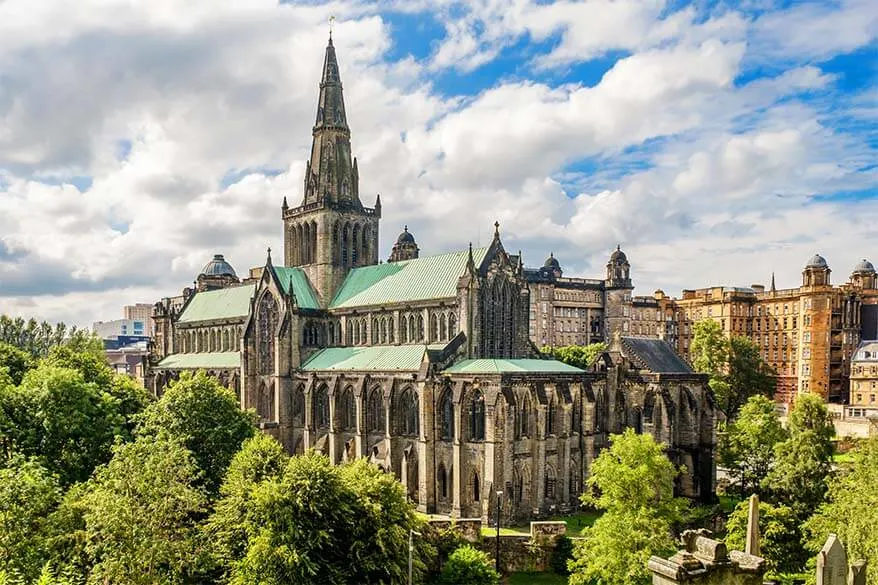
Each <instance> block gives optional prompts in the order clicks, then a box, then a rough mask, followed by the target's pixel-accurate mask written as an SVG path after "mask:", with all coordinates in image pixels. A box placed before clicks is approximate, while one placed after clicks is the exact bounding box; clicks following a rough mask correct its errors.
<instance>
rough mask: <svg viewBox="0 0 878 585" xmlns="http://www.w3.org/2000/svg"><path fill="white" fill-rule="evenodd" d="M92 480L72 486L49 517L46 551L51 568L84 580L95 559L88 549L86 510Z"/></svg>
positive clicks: (75, 578) (77, 579)
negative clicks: (91, 556) (90, 555)
mask: <svg viewBox="0 0 878 585" xmlns="http://www.w3.org/2000/svg"><path fill="white" fill-rule="evenodd" d="M90 485H91V484H89V483H76V484H73V485H72V486H70V488H68V490H67V491H66V492H65V493H64V495H63V496H62V497H61V501H60V503H59V504H58V507H57V508H55V510H54V511H53V512H52V513H51V514H50V515H49V517H48V519H47V536H46V544H45V547H46V553H47V555H48V557H49V562H50V563H51V566H52V568H54V569H55V570H56V572H59V573H61V574H63V575H65V576H67V577H70V578H74V580H76V581H78V582H85V580H86V577H87V576H88V574H89V572H90V570H91V566H92V560H91V558H90V557H89V555H88V551H87V550H86V539H87V532H86V526H85V512H86V509H87V502H86V496H87V495H88V492H89V489H90Z"/></svg>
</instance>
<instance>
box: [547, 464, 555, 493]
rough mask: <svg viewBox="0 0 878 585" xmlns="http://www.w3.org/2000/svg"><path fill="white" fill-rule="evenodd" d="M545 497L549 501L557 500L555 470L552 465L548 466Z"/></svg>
mask: <svg viewBox="0 0 878 585" xmlns="http://www.w3.org/2000/svg"><path fill="white" fill-rule="evenodd" d="M545 482H546V485H545V496H546V499H547V500H554V499H555V470H554V469H553V468H552V466H551V465H547V466H546V477H545Z"/></svg>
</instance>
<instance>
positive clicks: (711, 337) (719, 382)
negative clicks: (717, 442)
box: [690, 319, 775, 420]
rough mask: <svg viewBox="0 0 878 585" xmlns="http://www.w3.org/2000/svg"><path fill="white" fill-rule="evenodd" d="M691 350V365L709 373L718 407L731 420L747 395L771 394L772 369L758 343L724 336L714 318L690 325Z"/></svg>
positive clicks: (772, 390)
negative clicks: (691, 334)
mask: <svg viewBox="0 0 878 585" xmlns="http://www.w3.org/2000/svg"><path fill="white" fill-rule="evenodd" d="M693 332H694V334H695V335H694V337H693V339H692V346H691V348H690V353H691V355H692V365H693V366H694V368H695V370H696V371H698V372H702V373H705V374H707V375H708V376H709V381H708V384H709V386H710V389H711V390H713V394H714V397H715V398H716V405H717V408H718V409H719V410H720V411H721V412H722V413H723V414H724V415H725V417H726V418H727V419H728V420H732V419H733V418H735V416H736V415H737V413H738V410H739V409H740V408H741V406H742V405H743V404H744V403H745V402H746V401H747V399H748V398H749V397H750V396H755V395H759V394H762V395H765V396H772V395H773V394H774V388H775V376H774V372H773V371H772V370H771V368H770V367H769V366H768V364H766V363H765V361H764V360H763V359H762V357H761V355H760V353H759V346H757V345H756V344H755V343H753V341H752V340H750V339H749V338H747V337H739V336H732V337H731V338H727V337H726V336H725V335H724V333H723V329H722V326H721V325H720V324H719V322H717V321H714V320H713V319H704V320H702V321H699V322H697V323H695V325H693Z"/></svg>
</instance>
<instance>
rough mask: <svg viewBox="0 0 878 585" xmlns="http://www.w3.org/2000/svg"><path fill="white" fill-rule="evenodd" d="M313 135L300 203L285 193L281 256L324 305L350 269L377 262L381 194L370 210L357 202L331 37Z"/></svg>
mask: <svg viewBox="0 0 878 585" xmlns="http://www.w3.org/2000/svg"><path fill="white" fill-rule="evenodd" d="M312 136H313V140H312V143H311V159H310V160H309V161H308V162H307V164H306V166H305V182H304V197H303V199H302V204H301V205H299V206H298V207H288V206H287V201H286V198H284V203H283V207H282V216H283V221H284V261H285V264H286V265H287V266H300V267H302V269H304V270H305V272H306V273H307V275H308V278H309V279H310V281H311V284H312V285H313V286H314V288H315V289H316V290H317V293H318V295H319V296H320V303H321V305H323V306H324V307H325V306H327V305H328V304H329V303H330V302H331V301H332V297H333V295H335V292H336V291H337V290H338V287H339V286H340V285H341V283H342V281H344V278H345V276H346V275H347V273H348V271H349V270H350V269H351V268H355V267H357V266H369V265H372V264H377V263H378V222H379V220H380V219H381V199H380V197H378V198H377V199H376V201H375V207H374V208H372V209H370V208H367V207H363V204H362V203H361V202H360V193H359V180H360V177H359V172H358V170H357V159H356V158H354V157H352V156H351V130H350V128H349V127H348V121H347V116H346V114H345V107H344V96H343V94H342V85H341V78H340V77H339V73H338V60H337V59H336V56H335V47H334V46H333V44H332V37H330V38H329V44H328V45H327V47H326V56H325V57H324V59H323V76H322V78H321V80H320V97H319V98H318V100H317V120H316V121H315V123H314V128H313V130H312Z"/></svg>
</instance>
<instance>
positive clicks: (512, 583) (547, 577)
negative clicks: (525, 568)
mask: <svg viewBox="0 0 878 585" xmlns="http://www.w3.org/2000/svg"><path fill="white" fill-rule="evenodd" d="M505 582H506V583H507V584H508V585H567V577H565V576H563V575H556V574H555V573H512V574H511V575H509V577H508V578H507V580H506V581H505Z"/></svg>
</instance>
